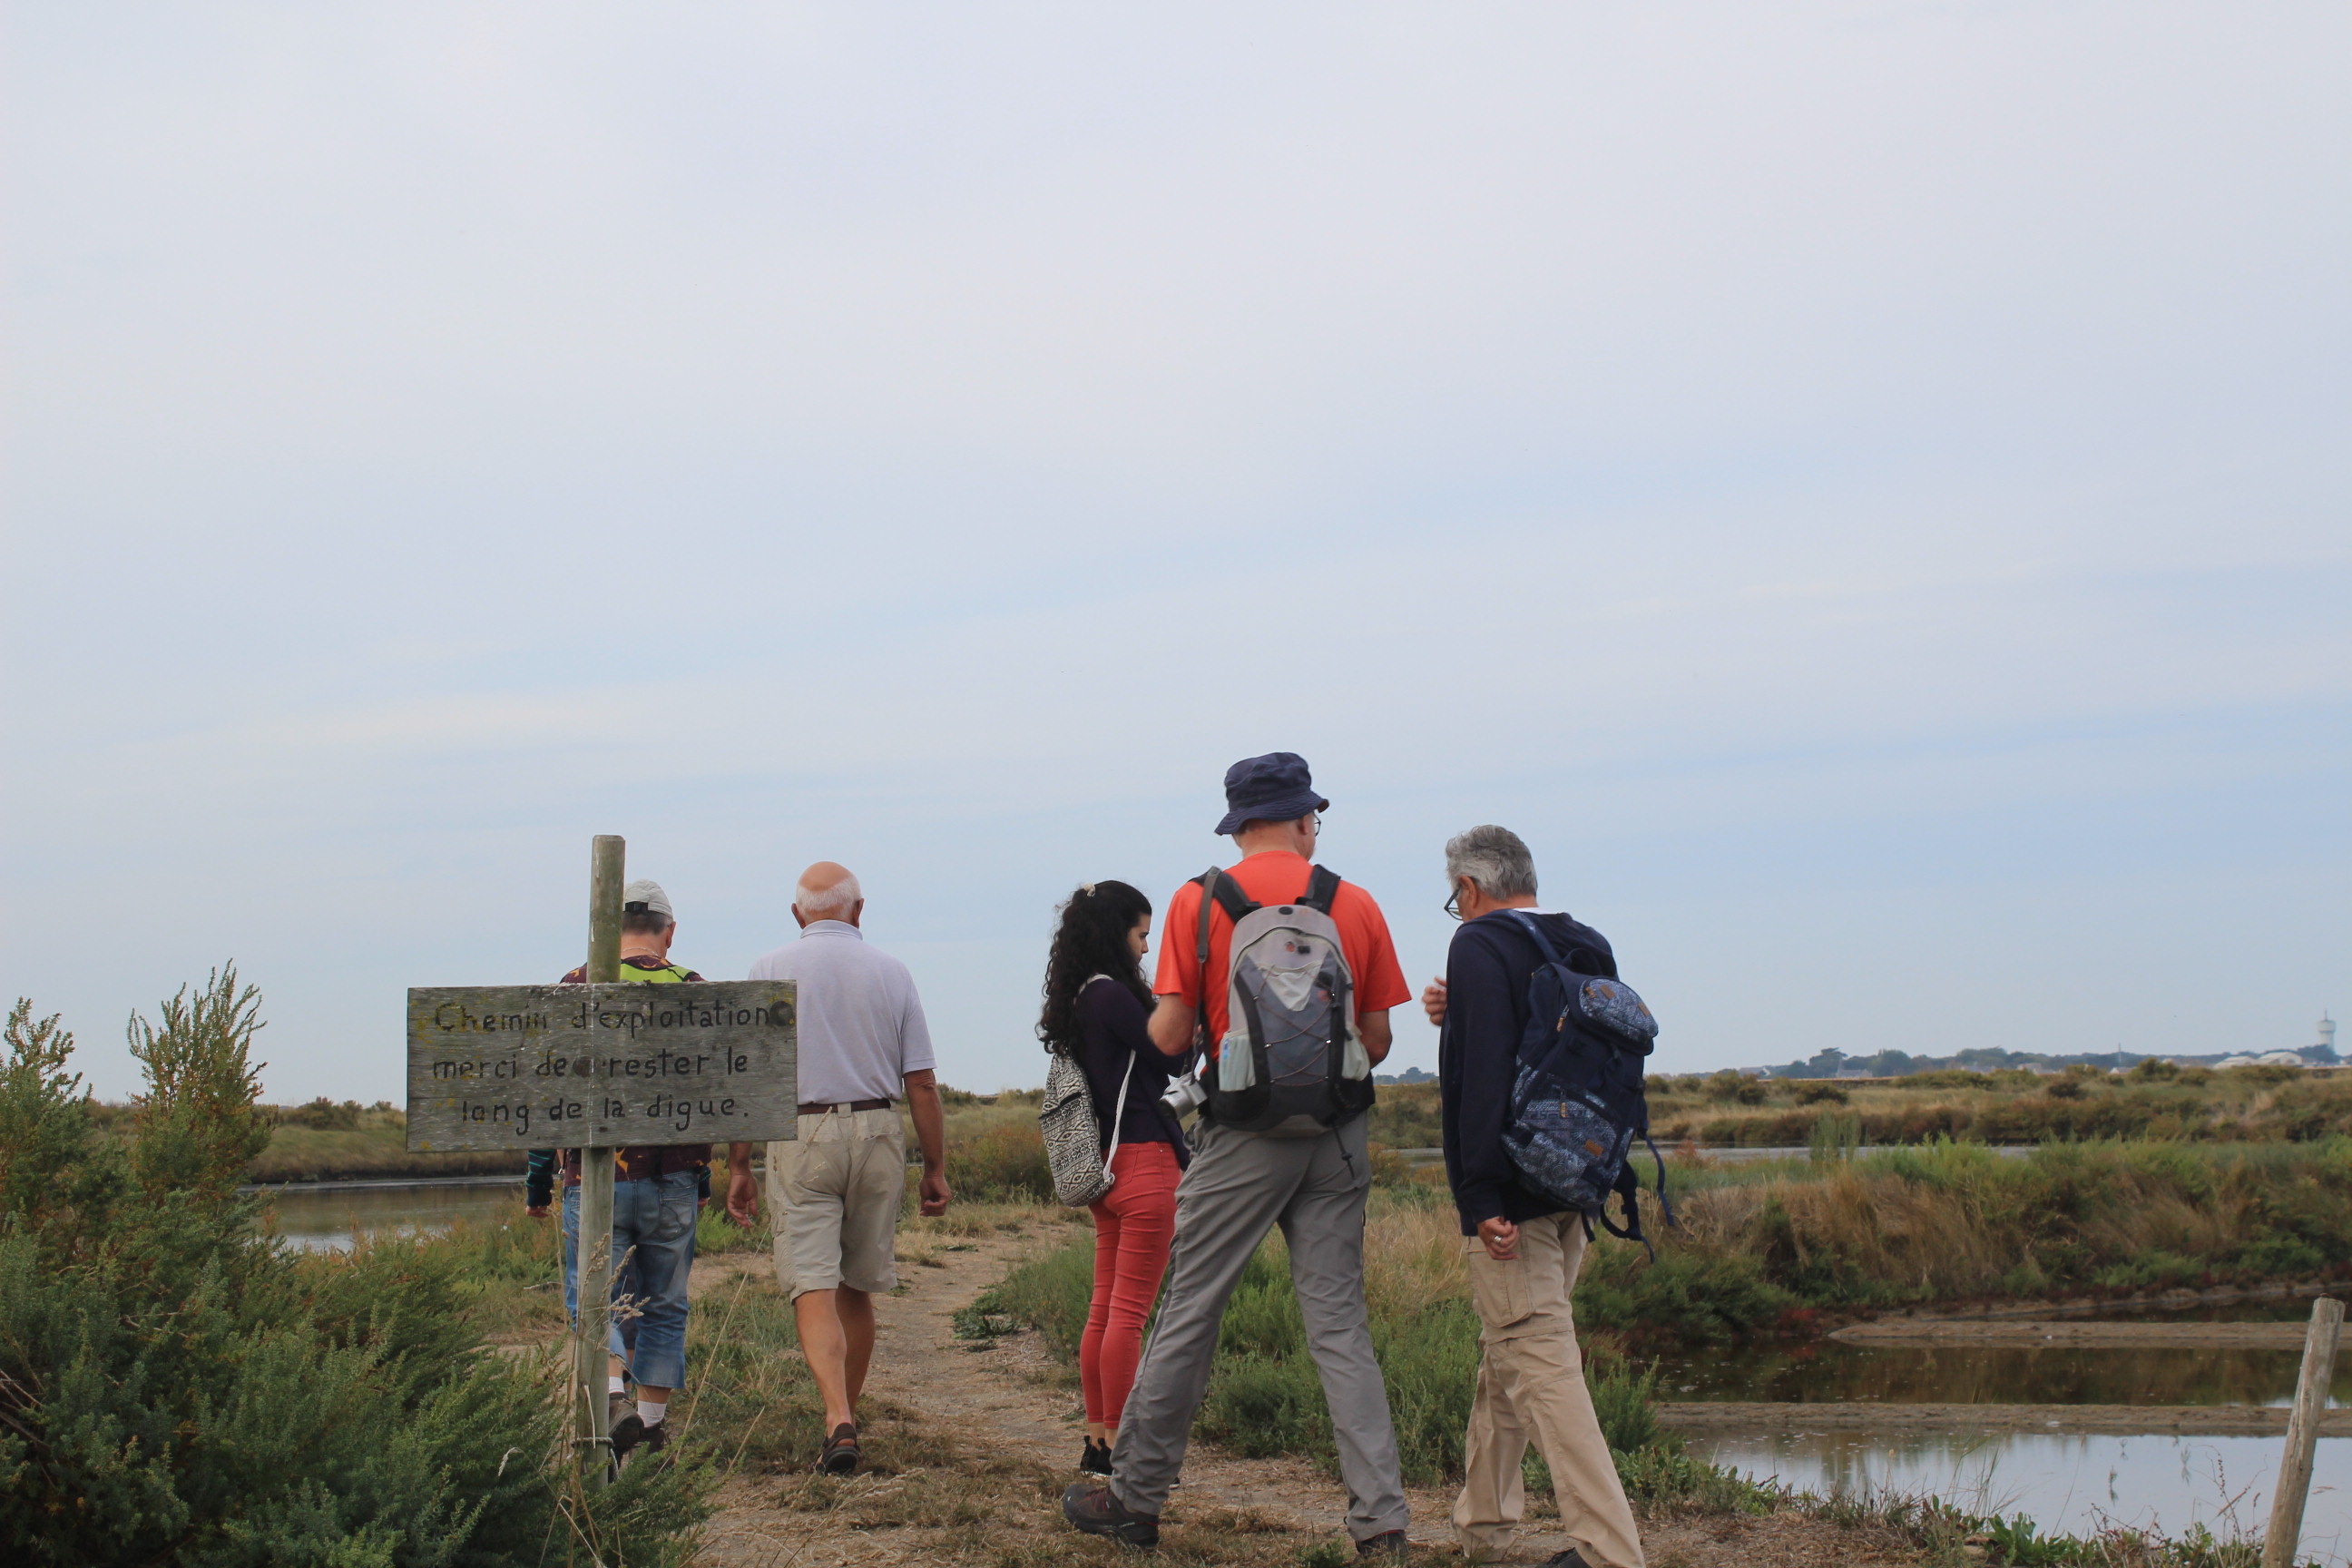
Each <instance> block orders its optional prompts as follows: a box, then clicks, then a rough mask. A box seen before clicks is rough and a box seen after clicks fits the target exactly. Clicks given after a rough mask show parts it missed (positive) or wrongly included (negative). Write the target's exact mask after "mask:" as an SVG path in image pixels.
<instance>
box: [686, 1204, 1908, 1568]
mask: <svg viewBox="0 0 2352 1568" xmlns="http://www.w3.org/2000/svg"><path fill="white" fill-rule="evenodd" d="M965 1241H966V1243H967V1244H968V1245H969V1247H970V1250H954V1251H950V1250H937V1251H934V1250H932V1249H931V1248H930V1247H916V1248H914V1249H912V1250H914V1251H915V1252H916V1253H917V1255H918V1256H919V1257H921V1258H925V1259H926V1261H925V1262H923V1263H921V1264H919V1265H917V1266H911V1267H908V1266H902V1267H901V1268H900V1271H899V1278H900V1280H901V1282H902V1283H903V1284H904V1286H905V1287H906V1289H905V1290H904V1292H903V1293H901V1294H899V1295H897V1296H893V1297H889V1298H886V1299H884V1300H881V1301H879V1302H877V1320H878V1334H877V1345H876V1352H875V1366H874V1373H873V1375H872V1379H871V1382H870V1384H869V1391H870V1394H872V1395H874V1396H878V1397H879V1398H883V1399H887V1400H891V1401H894V1402H896V1403H897V1404H898V1405H902V1406H904V1407H906V1408H907V1409H908V1411H910V1412H912V1413H914V1415H915V1416H916V1418H917V1419H918V1420H919V1421H920V1422H921V1423H923V1424H925V1425H926V1426H936V1427H937V1428H938V1429H940V1430H941V1431H943V1432H944V1433H945V1434H947V1435H949V1436H951V1437H953V1438H954V1439H956V1440H957V1442H958V1443H959V1444H960V1445H961V1446H962V1447H964V1448H966V1449H967V1450H973V1451H978V1452H981V1453H984V1454H986V1455H988V1456H990V1457H991V1458H992V1459H994V1460H997V1461H1002V1462H1003V1464H1006V1465H1013V1466H1020V1467H1024V1468H1026V1469H1027V1470H1029V1471H1030V1472H1031V1473H1030V1474H1029V1475H1028V1476H1027V1477H1025V1478H1024V1480H1025V1483H1026V1486H1027V1490H1026V1492H1025V1503H1024V1506H1023V1508H1022V1510H1021V1519H1020V1527H1021V1530H1022V1531H1023V1532H1024V1533H1023V1537H1022V1544H1021V1546H1020V1547H1019V1548H1017V1549H1013V1548H1008V1547H1007V1546H1005V1545H1004V1544H1003V1542H1002V1540H1001V1539H1000V1540H998V1541H996V1542H993V1543H990V1544H986V1545H983V1544H982V1543H981V1542H979V1541H978V1540H977V1539H976V1538H972V1537H969V1536H967V1537H961V1538H960V1537H958V1536H957V1535H956V1534H955V1533H954V1532H953V1531H947V1532H945V1533H942V1532H940V1531H937V1530H918V1529H912V1528H904V1527H901V1526H898V1525H897V1524H893V1523H887V1522H885V1521H886V1520H887V1518H888V1513H887V1510H883V1511H880V1512H877V1511H875V1510H868V1513H867V1515H866V1520H865V1521H863V1522H861V1521H860V1518H859V1515H858V1511H857V1508H856V1506H855V1505H856V1503H857V1501H858V1500H860V1499H861V1498H873V1499H882V1498H885V1497H886V1496H887V1494H888V1493H890V1492H891V1491H892V1490H893V1489H905V1488H907V1487H908V1486H909V1485H910V1484H919V1482H920V1478H919V1477H912V1476H900V1477H882V1476H862V1475H861V1476H858V1477H856V1478H853V1479H851V1480H849V1481H847V1482H845V1483H838V1485H839V1487H840V1488H841V1490H840V1491H839V1492H838V1493H837V1494H835V1500H833V1501H831V1502H830V1503H828V1504H827V1505H826V1506H825V1507H824V1509H823V1510H812V1509H811V1508H810V1507H809V1505H808V1502H807V1496H808V1488H809V1485H810V1483H809V1482H808V1481H806V1480H805V1479H801V1478H790V1477H788V1478H781V1479H780V1478H777V1477H775V1476H741V1477H738V1478H737V1479H733V1480H730V1482H729V1483H728V1484H727V1485H726V1486H725V1488H723V1489H722V1490H721V1492H720V1494H719V1504H720V1511H719V1514H718V1516H717V1517H716V1518H714V1519H713V1520H712V1521H711V1522H710V1524H709V1526H708V1527H707V1529H706V1531H705V1533H704V1537H703V1545H702V1550H701V1552H700V1553H699V1554H698V1557H697V1559H696V1562H697V1563H698V1564H699V1565H702V1568H798V1565H800V1564H828V1565H830V1564H839V1565H842V1568H852V1565H855V1568H867V1565H874V1568H897V1565H898V1564H903V1563H915V1562H924V1563H937V1562H958V1563H961V1562H972V1563H989V1564H992V1565H997V1568H1013V1565H1014V1564H1022V1565H1027V1564H1044V1563H1089V1564H1111V1563H1118V1562H1119V1561H1122V1560H1126V1561H1132V1560H1133V1559H1132V1558H1131V1557H1124V1554H1122V1553H1121V1552H1118V1550H1117V1549H1115V1548H1112V1547H1110V1546H1108V1543H1105V1542H1095V1541H1090V1540H1087V1538H1084V1537H1081V1536H1078V1535H1077V1534H1076V1532H1075V1531H1067V1530H1066V1528H1065V1527H1063V1526H1062V1525H1061V1523H1060V1521H1059V1514H1058V1510H1057V1509H1056V1508H1055V1506H1054V1505H1053V1503H1052V1499H1053V1498H1055V1497H1057V1496H1058V1494H1059V1490H1060V1489H1061V1487H1063V1486H1065V1485H1066V1484H1067V1483H1068V1482H1069V1481H1071V1480H1075V1479H1077V1473H1076V1460H1077V1456H1078V1450H1079V1447H1080V1444H1081V1442H1082V1439H1083V1434H1084V1430H1085V1428H1084V1425H1083V1412H1082V1410H1081V1407H1080V1402H1079V1398H1078V1391H1077V1388H1076V1382H1075V1379H1074V1378H1072V1376H1071V1375H1070V1373H1069V1372H1068V1370H1067V1369H1066V1368H1065V1367H1063V1366H1062V1365H1060V1364H1059V1363H1056V1362H1055V1360H1054V1359H1053V1358H1052V1356H1051V1355H1050V1354H1048V1353H1047V1352H1046V1351H1045V1347H1044V1346H1043V1345H1042V1344H1041V1343H1040V1342H1039V1341H1038V1337H1037V1336H1036V1334H1034V1332H1028V1331H1024V1332H1022V1333H1017V1334H1013V1335H1009V1336H1005V1337H1003V1338H1000V1339H997V1340H995V1341H993V1342H991V1343H990V1344H989V1345H988V1346H987V1348H985V1349H982V1350H977V1351H976V1350H974V1349H973V1348H972V1346H971V1343H970V1342H965V1341H962V1340H959V1339H957V1338H956V1335H955V1323H954V1318H955V1313H956V1311H957V1310H959V1309H961V1308H962V1307H965V1306H968V1305H970V1304H971V1302H972V1300H973V1299H974V1298H976V1297H977V1296H979V1295H980V1293H981V1292H982V1290H984V1289H987V1288H988V1287H989V1286H991V1285H992V1284H994V1283H995V1282H996V1281H997V1280H999V1279H1002V1278H1003V1275H1004V1273H1005V1270H1006V1269H1007V1268H1008V1267H1009V1266H1010V1265H1012V1264H1013V1262H1014V1261H1016V1260H1017V1259H1018V1258H1022V1257H1024V1256H1025V1255H1027V1254H1028V1253H1030V1252H1033V1251H1034V1250H1035V1249H1036V1248H1037V1247H1039V1246H1040V1245H1041V1242H1040V1240H1039V1239H1038V1238H1037V1237H1034V1235H1033V1236H1009V1235H1002V1234H1000V1235H994V1236H990V1237H969V1238H965ZM902 1245H903V1243H902ZM711 1261H712V1262H713V1263H714V1264H719V1263H724V1264H725V1265H726V1267H724V1268H709V1270H708V1271H707V1273H706V1269H705V1268H704V1266H703V1265H701V1264H698V1265H697V1267H696V1271H695V1288H696V1294H697V1295H702V1294H705V1293H707V1292H709V1291H714V1290H718V1289H734V1288H735V1287H736V1283H737V1281H738V1280H739V1279H743V1278H744V1277H746V1276H750V1277H751V1288H754V1289H756V1288H758V1287H759V1286H760V1285H761V1283H764V1282H766V1260H765V1258H764V1257H763V1256H753V1255H741V1254H739V1255H734V1256H732V1257H730V1258H725V1259H713V1260H711ZM819 1484H823V1485H833V1484H835V1483H819ZM1408 1498H1409V1501H1410V1504H1411V1509H1412V1526H1411V1535H1412V1540H1413V1542H1414V1543H1415V1545H1416V1546H1418V1547H1423V1548H1426V1549H1430V1555H1432V1556H1433V1557H1435V1556H1440V1555H1442V1556H1443V1557H1444V1558H1445V1559H1447V1560H1451V1561H1454V1562H1460V1561H1461V1558H1460V1556H1459V1553H1458V1550H1457V1548H1456V1547H1455V1546H1454V1541H1453V1531H1452V1529H1451V1526H1450V1524H1449V1522H1448V1518H1449V1514H1450V1511H1451V1509H1452V1504H1453V1495H1452V1492H1451V1491H1450V1489H1449V1490H1438V1489H1420V1488H1417V1489H1409V1491H1408ZM1528 1501H1529V1505H1530V1507H1529V1513H1530V1518H1529V1519H1528V1524H1527V1527H1526V1529H1525V1530H1524V1531H1523V1532H1522V1534H1521V1536H1520V1538H1519V1541H1518V1542H1517V1544H1516V1545H1515V1547H1514V1548H1513V1550H1512V1552H1511V1553H1510V1558H1509V1561H1511V1562H1514V1563H1541V1562H1543V1561H1544V1560H1545V1559H1546V1558H1547V1557H1549V1556H1550V1555H1551V1554H1552V1553H1554V1552H1558V1551H1559V1550H1561V1549H1562V1548H1564V1547H1566V1546H1568V1545H1569V1544H1570V1542H1568V1540H1567V1539H1566V1538H1565V1537H1564V1536H1562V1535H1560V1534H1559V1531H1558V1530H1557V1528H1556V1524H1557V1520H1556V1518H1555V1517H1553V1516H1552V1515H1551V1510H1550V1504H1549V1499H1544V1500H1537V1499H1534V1498H1530V1499H1529V1500H1528ZM1001 1505H1002V1494H999V1498H998V1500H997V1504H996V1506H1001ZM967 1506H968V1505H967ZM1346 1510H1347V1496H1346V1493H1345V1492H1344V1490H1343V1489H1341V1488H1340V1486H1339V1483H1338V1482H1337V1481H1336V1480H1334V1479H1332V1478H1331V1477H1330V1476H1328V1474H1326V1473H1325V1472H1324V1470H1323V1469H1322V1468H1319V1467H1318V1466H1316V1465H1313V1464H1310V1463H1307V1461H1305V1460H1303V1459H1237V1458H1229V1457H1227V1456H1224V1455H1222V1454H1219V1453H1217V1452H1216V1451H1214V1450H1213V1449H1211V1448H1209V1447H1206V1446H1204V1445H1195V1446H1194V1447H1193V1448H1192V1452H1191V1454H1190V1456H1189V1457H1188V1458H1187V1460H1186V1463H1185V1468H1184V1477H1183V1484H1182V1486H1181V1488H1179V1489H1178V1490H1177V1492H1176V1494H1175V1496H1174V1498H1172V1499H1171V1501H1170V1504H1169V1508H1168V1511H1167V1513H1166V1514H1165V1516H1164V1521H1163V1522H1164V1525H1165V1526H1166V1527H1167V1528H1169V1529H1171V1530H1181V1528H1182V1527H1184V1526H1186V1525H1187V1524H1195V1525H1197V1526H1199V1527H1201V1528H1205V1529H1213V1530H1215V1531H1219V1532H1221V1533H1219V1534H1218V1535H1217V1536H1216V1537H1215V1538H1214V1541H1213V1542H1212V1541H1209V1540H1204V1539H1203V1538H1202V1537H1200V1536H1198V1535H1195V1536H1194V1537H1193V1546H1192V1550H1189V1551H1187V1550H1184V1549H1183V1548H1182V1547H1181V1546H1177V1545H1174V1544H1172V1543H1171V1552H1175V1553H1176V1554H1177V1555H1178V1556H1179V1557H1180V1558H1181V1560H1182V1561H1186V1562H1192V1563H1216V1562H1233V1563H1240V1562H1253V1563H1255V1562H1265V1561H1270V1560H1271V1561H1280V1562H1288V1563H1295V1562H1297V1561H1298V1558H1297V1552H1299V1551H1300V1550H1301V1549H1302V1548H1306V1547H1310V1546H1314V1545H1316V1544H1317V1543H1318V1542H1333V1541H1335V1540H1336V1541H1339V1543H1340V1545H1341V1546H1342V1547H1344V1544H1345V1542H1344V1540H1343V1539H1342V1538H1340V1537H1339V1531H1340V1529H1341V1521H1342V1519H1343V1517H1344V1515H1345V1513H1346ZM899 1511H900V1512H902V1513H903V1512H904V1511H905V1510H903V1509H902V1510H899ZM944 1517H945V1518H946V1519H947V1520H948V1521H952V1519H953V1517H954V1515H953V1510H952V1509H950V1510H946V1512H945V1515H944ZM1643 1537H1644V1540H1645V1542H1646V1544H1647V1546H1648V1549H1649V1557H1650V1562H1651V1563H1652V1565H1653V1568H1735V1565H1737V1568H1757V1565H1759V1564H1766V1565H1770V1568H1869V1565H1874V1564H1882V1563H1885V1564H1894V1563H1914V1562H1916V1558H1917V1552H1916V1551H1915V1550H1913V1549H1911V1548H1910V1547H1909V1546H1908V1545H1907V1544H1906V1543H1905V1542H1901V1541H1900V1540H1898V1539H1896V1538H1895V1537H1894V1536H1893V1535H1892V1534H1891V1533H1890V1532H1886V1531H1881V1530H1877V1529H1874V1528H1870V1527H1862V1528H1853V1527H1846V1526H1840V1525H1836V1524H1832V1523H1830V1522H1827V1521H1822V1520H1818V1519H1811V1518H1800V1517H1796V1516H1790V1515H1774V1516H1769V1517H1764V1518H1752V1517H1746V1516H1739V1517H1706V1516H1689V1515H1678V1516H1675V1517H1672V1518H1664V1519H1652V1520H1649V1521H1644V1524H1643ZM1173 1539H1174V1541H1176V1542H1181V1541H1182V1540H1183V1537H1182V1536H1181V1535H1180V1536H1177V1537H1175V1538H1173ZM1219 1542H1222V1544H1218V1543H1219ZM1267 1552H1272V1553H1274V1556H1273V1557H1272V1558H1268V1557H1267V1556H1266V1555H1265V1553H1267Z"/></svg>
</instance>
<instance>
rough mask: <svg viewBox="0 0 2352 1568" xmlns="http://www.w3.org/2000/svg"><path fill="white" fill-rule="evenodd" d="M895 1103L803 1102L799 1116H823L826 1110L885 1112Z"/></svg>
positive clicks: (861, 1101) (887, 1101)
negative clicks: (829, 1103)
mask: <svg viewBox="0 0 2352 1568" xmlns="http://www.w3.org/2000/svg"><path fill="white" fill-rule="evenodd" d="M897 1103H898V1101H896V1100H852V1101H850V1102H849V1103H848V1104H846V1105H820V1104H816V1103H814V1102H812V1101H803V1103H802V1105H801V1114H802V1115H803V1116H823V1115H824V1113H825V1112H826V1111H828V1110H889V1109H890V1107H891V1106H893V1105H895V1104H897Z"/></svg>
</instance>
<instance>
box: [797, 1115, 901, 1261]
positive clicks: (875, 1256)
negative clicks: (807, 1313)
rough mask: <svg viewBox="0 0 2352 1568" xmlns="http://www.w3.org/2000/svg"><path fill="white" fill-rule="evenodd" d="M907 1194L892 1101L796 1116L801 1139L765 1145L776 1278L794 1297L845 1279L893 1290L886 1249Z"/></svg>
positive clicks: (895, 1239)
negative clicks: (877, 1107) (888, 1106)
mask: <svg viewBox="0 0 2352 1568" xmlns="http://www.w3.org/2000/svg"><path fill="white" fill-rule="evenodd" d="M906 1196H907V1133H906V1128H905V1125H904V1123H902V1122H901V1121H899V1120H898V1110H897V1108H896V1107H893V1108H891V1109H889V1110H829V1111H827V1112H825V1113H824V1115H822V1116H803V1117H802V1118H801V1119H800V1137H799V1139H798V1140H797V1141H795V1142H780V1143H771V1144H769V1145H768V1213H769V1216H770V1220H771V1222H772V1225H773V1227H774V1229H775V1233H776V1283H777V1284H778V1285H781V1286H782V1287H783V1289H784V1292H785V1294H787V1295H789V1296H791V1297H793V1299H794V1300H798V1299H799V1298H800V1297H801V1296H803V1294H805V1293H806V1292H808V1291H811V1290H832V1289H837V1288H839V1287H841V1286H844V1285H846V1286H848V1287H849V1288H850V1289H853V1290H863V1291H866V1293H867V1294H868V1295H876V1296H878V1295H881V1294H883V1293H885V1292H887V1291H889V1290H893V1289H897V1288H898V1265H897V1263H896V1262H894V1261H893V1260H892V1258H891V1252H892V1249H893V1247H895V1246H896V1245H897V1242H898V1207H899V1205H901V1204H902V1203H904V1202H905V1201H906Z"/></svg>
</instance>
